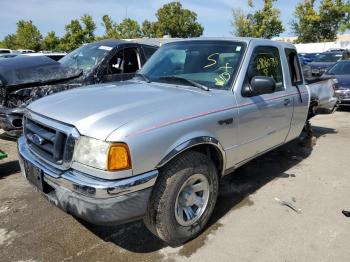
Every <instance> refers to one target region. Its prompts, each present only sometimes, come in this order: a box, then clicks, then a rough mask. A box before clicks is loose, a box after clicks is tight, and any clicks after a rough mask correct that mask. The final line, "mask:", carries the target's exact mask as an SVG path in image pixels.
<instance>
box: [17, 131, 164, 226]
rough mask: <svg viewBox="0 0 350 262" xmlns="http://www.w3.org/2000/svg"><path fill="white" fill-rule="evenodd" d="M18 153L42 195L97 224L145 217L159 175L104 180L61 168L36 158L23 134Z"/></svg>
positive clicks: (155, 172)
mask: <svg viewBox="0 0 350 262" xmlns="http://www.w3.org/2000/svg"><path fill="white" fill-rule="evenodd" d="M18 153H19V161H20V166H21V171H22V174H23V175H24V176H25V177H26V178H27V180H28V181H29V182H31V184H33V185H34V186H35V188H37V189H38V191H40V193H41V194H42V195H44V196H45V197H46V198H47V199H48V200H49V201H50V202H52V203H54V204H55V205H56V206H58V207H59V208H61V209H62V210H64V211H65V212H67V213H70V214H72V215H74V216H77V217H80V218H81V219H83V220H86V221H88V222H90V223H92V224H98V225H116V224H122V223H125V222H129V221H132V220H137V219H140V218H142V217H143V215H144V214H145V211H146V208H147V204H148V200H149V197H150V194H151V192H152V187H153V185H154V184H155V181H156V179H157V176H158V171H157V170H154V171H151V172H148V173H144V174H141V175H138V176H133V177H130V178H126V179H121V180H103V179H98V178H94V177H91V176H88V175H86V174H83V173H81V172H78V171H76V170H72V169H70V170H65V171H63V170H59V169H57V168H54V167H52V166H50V165H48V164H47V163H46V162H44V161H42V160H41V159H39V158H38V157H36V156H35V155H34V154H33V153H32V152H31V151H30V150H29V148H28V146H27V144H26V142H25V138H24V137H23V136H22V137H20V138H19V140H18ZM33 177H34V183H33ZM35 180H37V181H35Z"/></svg>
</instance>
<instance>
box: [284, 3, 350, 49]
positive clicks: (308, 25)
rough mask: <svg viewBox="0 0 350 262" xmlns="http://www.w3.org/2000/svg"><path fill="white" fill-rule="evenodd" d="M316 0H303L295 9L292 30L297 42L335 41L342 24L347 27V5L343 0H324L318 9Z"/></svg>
mask: <svg viewBox="0 0 350 262" xmlns="http://www.w3.org/2000/svg"><path fill="white" fill-rule="evenodd" d="M316 4H317V2H316V0H303V1H302V2H300V3H299V4H298V5H297V6H296V8H295V11H294V14H295V17H296V19H295V20H293V21H292V24H291V26H292V31H293V32H294V33H295V34H296V35H297V36H298V39H297V40H296V42H297V43H312V42H328V41H335V40H336V38H337V33H338V32H339V30H340V29H341V26H345V28H346V19H345V17H346V16H345V15H346V6H347V4H345V3H344V2H343V1H342V0H322V1H321V2H320V4H319V8H318V10H316Z"/></svg>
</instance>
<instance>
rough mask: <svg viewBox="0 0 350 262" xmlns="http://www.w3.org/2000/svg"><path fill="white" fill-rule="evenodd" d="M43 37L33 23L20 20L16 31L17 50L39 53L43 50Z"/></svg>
mask: <svg viewBox="0 0 350 262" xmlns="http://www.w3.org/2000/svg"><path fill="white" fill-rule="evenodd" d="M41 40H42V35H41V34H40V31H39V29H38V28H37V27H36V26H35V25H34V24H33V22H32V21H24V20H19V21H18V22H17V31H16V41H15V42H16V48H19V49H31V50H35V51H38V50H40V48H41Z"/></svg>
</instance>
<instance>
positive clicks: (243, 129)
mask: <svg viewBox="0 0 350 262" xmlns="http://www.w3.org/2000/svg"><path fill="white" fill-rule="evenodd" d="M281 57H282V56H281V54H280V50H279V49H278V48H277V47H274V46H256V47H255V48H254V49H253V52H252V55H251V60H250V62H249V66H248V69H247V72H246V75H245V79H244V83H243V86H244V85H249V84H250V81H251V80H252V78H253V77H254V76H268V77H272V78H273V79H274V80H275V82H276V90H275V92H274V93H272V94H264V95H256V96H253V97H244V96H243V95H242V92H241V90H239V92H235V96H236V99H237V103H238V108H239V111H238V121H239V127H238V129H239V130H238V147H239V154H237V159H236V163H240V162H242V161H245V160H248V159H250V158H252V157H254V156H256V155H259V154H261V153H263V152H265V151H267V150H269V149H271V148H273V147H276V146H278V145H280V144H282V143H284V141H285V139H286V137H287V134H288V132H289V129H290V124H291V120H292V114H293V99H292V97H290V94H289V92H290V87H287V86H286V83H287V82H286V81H285V77H284V74H283V70H282V65H283V60H282V59H281ZM243 86H242V87H243Z"/></svg>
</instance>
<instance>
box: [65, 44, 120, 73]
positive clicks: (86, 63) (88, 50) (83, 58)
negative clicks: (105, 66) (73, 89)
mask: <svg viewBox="0 0 350 262" xmlns="http://www.w3.org/2000/svg"><path fill="white" fill-rule="evenodd" d="M112 49H113V47H109V46H100V45H85V46H82V47H80V48H78V49H76V50H74V51H73V52H71V53H69V54H68V55H66V56H65V57H63V58H62V59H60V60H59V62H60V63H61V64H63V65H65V66H68V67H71V68H74V69H79V70H82V71H83V72H84V73H86V72H88V71H90V70H92V69H93V68H94V67H95V66H97V65H98V64H100V62H101V61H102V60H103V58H104V57H105V56H106V55H107V54H108V53H109V52H110V51H111V50H112Z"/></svg>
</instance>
